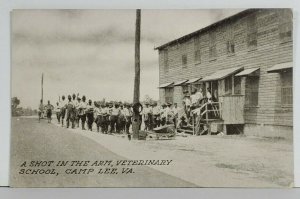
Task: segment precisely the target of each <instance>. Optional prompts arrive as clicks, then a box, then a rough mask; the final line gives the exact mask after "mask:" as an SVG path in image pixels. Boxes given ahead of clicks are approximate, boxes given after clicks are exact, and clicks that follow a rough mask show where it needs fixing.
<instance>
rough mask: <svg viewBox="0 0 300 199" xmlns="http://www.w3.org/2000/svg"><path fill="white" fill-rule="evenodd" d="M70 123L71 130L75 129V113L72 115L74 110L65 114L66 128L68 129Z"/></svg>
mask: <svg viewBox="0 0 300 199" xmlns="http://www.w3.org/2000/svg"><path fill="white" fill-rule="evenodd" d="M70 122H71V124H72V128H75V113H74V110H68V113H67V128H69V126H70Z"/></svg>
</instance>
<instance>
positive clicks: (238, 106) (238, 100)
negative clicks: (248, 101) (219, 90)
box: [219, 95, 245, 124]
mask: <svg viewBox="0 0 300 199" xmlns="http://www.w3.org/2000/svg"><path fill="white" fill-rule="evenodd" d="M219 100H220V106H221V107H220V110H221V117H222V119H223V120H224V124H244V122H245V121H244V96H242V95H233V96H222V97H220V98H219Z"/></svg>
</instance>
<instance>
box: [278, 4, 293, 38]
mask: <svg viewBox="0 0 300 199" xmlns="http://www.w3.org/2000/svg"><path fill="white" fill-rule="evenodd" d="M292 18H293V13H292V11H291V10H290V9H282V10H280V13H279V27H278V29H279V38H280V40H281V42H287V41H291V40H292V27H293V21H292Z"/></svg>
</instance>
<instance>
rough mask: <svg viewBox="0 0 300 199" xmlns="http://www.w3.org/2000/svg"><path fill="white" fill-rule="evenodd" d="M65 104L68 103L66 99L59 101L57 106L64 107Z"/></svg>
mask: <svg viewBox="0 0 300 199" xmlns="http://www.w3.org/2000/svg"><path fill="white" fill-rule="evenodd" d="M67 104H68V102H67V100H62V101H60V102H59V106H60V107H61V108H66V106H67Z"/></svg>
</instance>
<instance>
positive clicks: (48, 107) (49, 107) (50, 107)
mask: <svg viewBox="0 0 300 199" xmlns="http://www.w3.org/2000/svg"><path fill="white" fill-rule="evenodd" d="M45 109H46V114H47V119H48V123H50V122H51V120H52V110H53V109H54V107H53V105H52V104H50V101H49V100H48V104H47V105H46V106H45Z"/></svg>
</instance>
